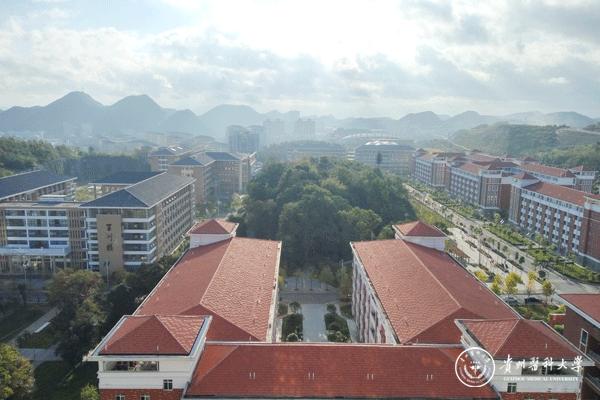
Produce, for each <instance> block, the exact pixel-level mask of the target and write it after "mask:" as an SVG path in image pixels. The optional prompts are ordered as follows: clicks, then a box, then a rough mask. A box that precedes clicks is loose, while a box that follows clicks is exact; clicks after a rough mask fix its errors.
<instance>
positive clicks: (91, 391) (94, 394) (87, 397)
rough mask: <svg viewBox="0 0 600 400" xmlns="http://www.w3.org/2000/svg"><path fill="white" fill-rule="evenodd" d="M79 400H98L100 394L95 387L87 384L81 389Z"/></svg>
mask: <svg viewBox="0 0 600 400" xmlns="http://www.w3.org/2000/svg"><path fill="white" fill-rule="evenodd" d="M79 398H80V399H81V400H100V393H98V389H97V388H96V387H95V386H93V385H90V384H87V385H85V386H84V387H82V388H81V391H80V394H79Z"/></svg>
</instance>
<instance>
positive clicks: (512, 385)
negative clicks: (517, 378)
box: [506, 382, 517, 393]
mask: <svg viewBox="0 0 600 400" xmlns="http://www.w3.org/2000/svg"><path fill="white" fill-rule="evenodd" d="M506 392H507V393H516V392H517V384H516V383H514V382H510V383H509V384H508V386H507V388H506Z"/></svg>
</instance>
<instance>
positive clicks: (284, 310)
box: [277, 303, 288, 316]
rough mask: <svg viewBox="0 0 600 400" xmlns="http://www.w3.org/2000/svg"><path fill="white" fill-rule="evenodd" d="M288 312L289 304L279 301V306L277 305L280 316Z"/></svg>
mask: <svg viewBox="0 0 600 400" xmlns="http://www.w3.org/2000/svg"><path fill="white" fill-rule="evenodd" d="M287 313H288V305H287V304H285V303H279V306H278V307H277V314H278V315H279V316H281V315H286V314H287Z"/></svg>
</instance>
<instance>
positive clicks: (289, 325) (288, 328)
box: [281, 314, 303, 340]
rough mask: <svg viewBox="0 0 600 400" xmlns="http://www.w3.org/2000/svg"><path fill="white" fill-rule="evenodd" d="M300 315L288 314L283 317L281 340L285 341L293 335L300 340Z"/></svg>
mask: <svg viewBox="0 0 600 400" xmlns="http://www.w3.org/2000/svg"><path fill="white" fill-rule="evenodd" d="M302 320H303V317H302V314H290V315H286V316H285V317H283V323H282V326H281V338H282V340H287V337H288V336H289V335H290V334H292V333H295V334H296V335H297V336H298V338H299V339H300V340H301V339H302Z"/></svg>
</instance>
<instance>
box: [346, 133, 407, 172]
mask: <svg viewBox="0 0 600 400" xmlns="http://www.w3.org/2000/svg"><path fill="white" fill-rule="evenodd" d="M414 151H415V149H414V147H412V146H409V145H406V144H399V143H397V142H394V141H392V140H374V141H372V142H368V143H365V144H363V145H361V146H358V147H357V148H356V150H355V151H354V160H356V161H358V162H361V163H363V164H366V165H369V166H371V167H373V168H380V169H381V170H382V171H388V172H393V173H396V174H400V175H408V173H409V170H410V163H411V159H412V154H413V152H414Z"/></svg>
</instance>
